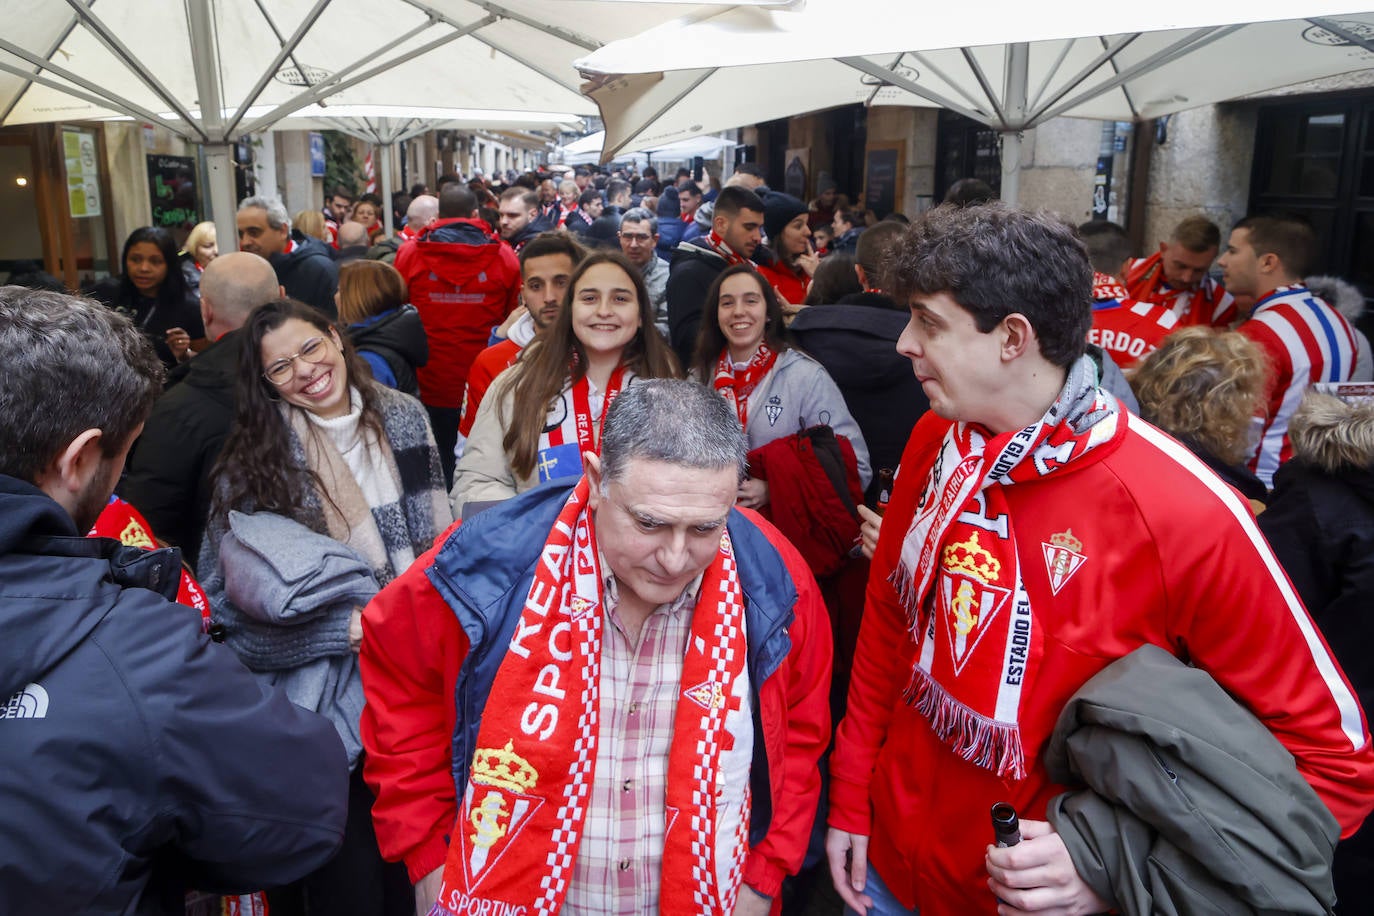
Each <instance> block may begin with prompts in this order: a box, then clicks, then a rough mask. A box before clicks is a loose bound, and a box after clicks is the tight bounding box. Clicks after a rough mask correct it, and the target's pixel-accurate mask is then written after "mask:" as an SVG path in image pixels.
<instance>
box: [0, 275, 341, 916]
mask: <svg viewBox="0 0 1374 916" xmlns="http://www.w3.org/2000/svg"><path fill="white" fill-rule="evenodd" d="M226 257H234V256H233V255H228V256H226ZM237 257H239V258H247V257H249V256H248V255H238V256H237ZM213 266H214V265H213V264H212V265H211V267H213ZM261 267H262V273H263V274H264V275H266V276H268V277H270V276H271V269H270V268H269V267H268V266H267V265H266V264H262V265H261ZM272 279H273V280H275V278H272ZM201 358H204V357H201ZM0 362H2V363H3V364H4V366H5V370H6V371H5V373H4V376H3V377H2V378H0V630H3V632H4V634H5V638H4V640H2V641H0V734H3V738H0V798H4V800H5V802H4V804H5V829H4V830H3V831H0V862H3V863H4V867H3V868H0V912H3V913H75V912H85V913H147V914H157V913H166V914H170V913H173V912H176V913H180V912H182V909H183V906H182V904H183V903H184V900H185V894H186V890H187V888H188V887H200V888H204V889H207V890H215V891H219V892H225V893H231V892H232V893H248V892H251V891H255V890H260V889H262V888H263V887H274V886H278V885H282V884H286V883H288V882H291V881H294V880H296V879H298V878H300V877H302V876H303V875H306V874H308V873H310V872H312V871H314V870H315V869H316V868H318V867H320V866H321V865H323V864H324V863H325V862H327V861H329V860H330V858H331V857H332V856H333V855H334V853H335V851H336V850H337V849H338V848H339V844H340V842H341V840H342V839H343V825H344V817H345V813H346V810H347V800H348V762H347V758H346V756H345V754H344V748H343V742H342V741H341V740H340V739H339V736H338V734H337V733H336V732H335V730H334V727H333V726H332V725H330V723H329V722H328V721H327V720H326V719H324V718H323V717H322V716H318V715H316V714H315V713H313V712H308V711H306V710H304V709H301V708H300V707H298V706H295V705H293V704H292V703H291V701H290V700H288V699H287V698H286V694H285V692H283V691H278V690H270V689H268V688H267V687H266V686H264V685H263V684H262V683H261V682H259V681H258V679H257V678H256V677H254V676H253V675H252V674H251V673H250V672H249V671H248V669H246V668H244V667H243V665H241V664H240V663H239V662H238V660H237V659H236V658H235V657H234V655H233V654H232V653H231V652H229V651H227V650H226V649H225V648H224V647H223V646H218V645H215V644H214V643H213V642H211V640H210V638H209V637H208V636H204V635H202V632H201V620H200V614H199V613H198V612H196V611H194V610H192V609H191V608H188V607H184V606H182V605H179V604H174V603H173V602H172V601H171V600H170V599H171V598H174V597H175V596H176V593H177V586H178V584H179V582H180V578H181V576H180V573H181V555H180V552H179V551H177V550H175V549H163V550H145V549H143V548H142V547H131V546H125V545H123V544H121V543H120V542H118V541H115V540H111V539H107V538H88V537H85V536H84V535H85V534H86V533H87V532H88V531H90V529H91V526H92V525H93V524H94V523H95V521H96V518H97V517H98V516H99V515H100V513H101V510H103V509H104V508H105V506H106V504H107V503H108V502H109V501H110V495H111V493H112V492H113V490H114V487H115V483H116V482H117V481H118V480H119V476H120V472H121V470H123V467H124V459H125V456H126V455H127V454H128V452H129V448H130V446H131V445H132V444H133V442H134V440H135V439H136V438H137V437H138V435H139V430H140V429H141V428H142V427H143V423H144V420H145V419H146V418H147V417H148V413H149V411H150V410H151V408H152V406H153V402H154V400H155V399H156V398H157V397H158V394H159V393H160V392H161V390H162V366H161V364H160V363H159V362H158V359H157V357H156V356H155V355H154V354H153V351H152V348H151V347H150V346H149V345H148V343H147V341H146V340H145V339H144V338H143V335H142V333H141V332H140V331H139V329H138V328H136V327H135V326H134V325H133V323H132V322H130V321H129V320H128V319H127V318H125V317H124V316H122V315H118V314H116V313H115V312H113V311H112V310H109V309H106V308H105V307H103V306H101V305H99V304H98V303H95V302H92V301H91V300H88V299H79V298H76V297H73V296H67V295H63V294H61V293H53V292H36V291H30V290H26V289H21V288H19V287H14V286H6V287H0ZM149 546H150V547H151V546H152V545H149Z"/></svg>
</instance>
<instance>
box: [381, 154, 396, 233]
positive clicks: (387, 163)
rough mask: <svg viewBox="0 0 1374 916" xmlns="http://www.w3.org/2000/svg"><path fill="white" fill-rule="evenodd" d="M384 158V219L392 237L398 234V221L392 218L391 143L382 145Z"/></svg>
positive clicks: (382, 157)
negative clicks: (396, 223)
mask: <svg viewBox="0 0 1374 916" xmlns="http://www.w3.org/2000/svg"><path fill="white" fill-rule="evenodd" d="M380 150H381V159H382V163H381V165H382V219H383V220H384V221H385V222H384V223H383V225H384V226H385V227H386V237H387V238H391V237H392V236H393V235H395V234H396V227H395V225H393V224H394V223H395V222H396V221H395V220H394V219H392V218H391V144H390V143H383V144H381V146H380Z"/></svg>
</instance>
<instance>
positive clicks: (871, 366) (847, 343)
mask: <svg viewBox="0 0 1374 916" xmlns="http://www.w3.org/2000/svg"><path fill="white" fill-rule="evenodd" d="M860 295H862V296H865V297H867V298H865V299H863V300H860V301H863V302H866V303H881V302H883V301H891V300H887V299H886V297H883V296H878V295H876V294H873V293H865V294H860ZM907 319H908V315H907V313H906V312H901V311H897V310H896V309H893V308H883V307H881V306H880V305H876V304H863V305H813V306H811V307H810V308H804V309H802V310H801V311H800V312H798V313H797V317H796V318H794V319H792V326H791V328H790V329H789V330H790V331H791V334H792V337H793V339H794V340H796V342H797V345H798V346H800V347H801V348H802V349H803V350H805V351H806V352H807V353H810V354H811V355H812V356H814V357H815V358H816V359H817V360H818V361H819V362H820V364H821V365H822V366H824V367H825V371H826V372H828V373H830V377H831V378H832V379H834V380H835V384H836V385H838V386H839V388H840V393H841V394H842V395H844V402H845V404H846V406H848V407H849V413H850V415H851V416H853V417H854V422H856V423H858V424H859V429H860V430H862V431H863V434H864V442H865V443H866V444H867V445H868V459H869V462H870V464H871V465H872V467H873V471H874V473H873V482H872V483H870V484H869V487H868V489H869V492H868V493H867V494H865V496H866V497H867V499H868V502H869V504H870V505H871V504H872V503H873V502H874V501H875V500H876V499H877V495H878V492H877V491H878V487H879V486H880V484H879V481H878V473H877V472H878V470H879V469H881V468H891V469H893V470H894V471H895V470H896V469H897V464H898V462H900V461H901V460H902V450H903V449H904V448H906V440H907V438H908V437H910V435H911V428H912V427H913V426H915V425H916V421H917V420H918V419H920V417H921V414H923V413H925V412H926V411H927V410H929V409H930V399H929V398H927V397H926V394H925V392H924V391H922V390H921V383H920V382H918V381H916V375H915V373H914V372H912V370H911V360H909V359H907V358H906V357H905V356H903V355H902V354H900V353H898V352H897V338H898V337H900V336H901V333H902V330H903V329H904V328H905V327H906V325H907Z"/></svg>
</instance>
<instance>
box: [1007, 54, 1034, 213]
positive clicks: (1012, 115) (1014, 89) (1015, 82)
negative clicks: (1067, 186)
mask: <svg viewBox="0 0 1374 916" xmlns="http://www.w3.org/2000/svg"><path fill="white" fill-rule="evenodd" d="M1029 69H1030V46H1029V45H1027V44H1026V43H1025V42H1023V41H1022V42H1017V43H1015V44H1012V45H1009V46H1008V47H1007V80H1006V85H1005V91H1004V93H1003V98H1004V99H1005V100H1006V107H1005V109H1004V111H1005V122H1004V123H1005V124H1006V126H1007V128H1008V129H1006V130H1004V131H1003V132H1002V199H1003V200H1004V201H1006V202H1007V203H1008V204H1010V205H1011V206H1013V207H1015V206H1017V205H1018V204H1019V203H1020V199H1021V131H1023V130H1024V129H1025V128H1026V82H1027V79H1028V75H1029Z"/></svg>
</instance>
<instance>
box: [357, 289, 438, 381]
mask: <svg viewBox="0 0 1374 916" xmlns="http://www.w3.org/2000/svg"><path fill="white" fill-rule="evenodd" d="M348 336H349V337H350V338H352V340H353V346H355V347H356V348H357V349H358V352H359V353H361V354H364V357H366V354H368V353H372V354H375V355H377V356H378V357H380V358H381V359H382V360H383V361H385V362H386V364H387V367H388V368H389V369H390V370H391V375H392V376H393V377H394V378H395V379H396V385H395V387H396V390H397V391H403V392H405V393H406V394H408V395H411V396H413V397H417V398H418V397H419V396H420V382H419V380H418V379H417V378H416V377H415V369H416V368H417V367H419V366H423V365H424V364H425V363H427V362H429V340H428V338H426V337H425V326H424V325H423V324H421V322H420V313H419V312H417V311H416V310H415V306H413V305H403V306H401V307H400V308H398V309H392V310H391V311H389V312H386V313H384V314H382V315H380V316H377V317H376V318H373V319H372V320H371V321H370V322H363V323H359V324H353V325H349V326H348Z"/></svg>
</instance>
